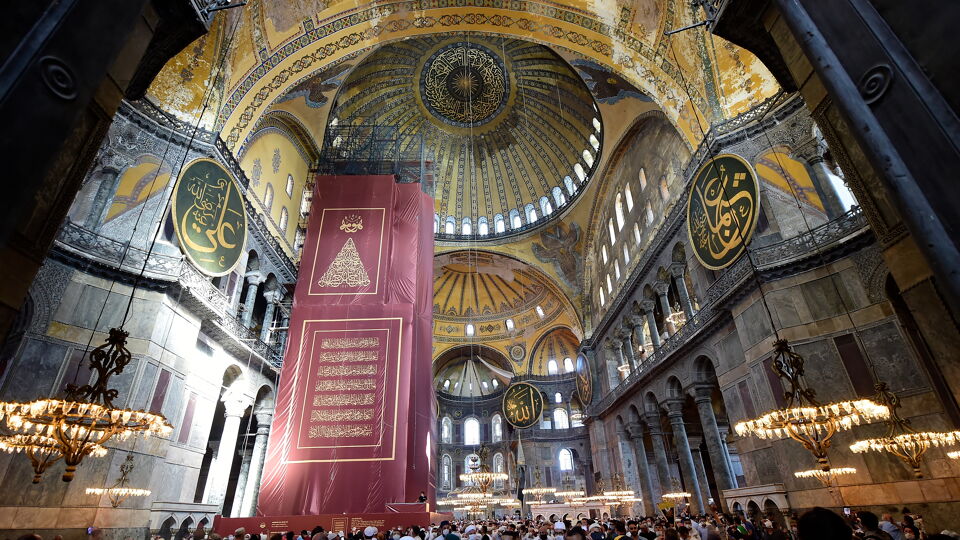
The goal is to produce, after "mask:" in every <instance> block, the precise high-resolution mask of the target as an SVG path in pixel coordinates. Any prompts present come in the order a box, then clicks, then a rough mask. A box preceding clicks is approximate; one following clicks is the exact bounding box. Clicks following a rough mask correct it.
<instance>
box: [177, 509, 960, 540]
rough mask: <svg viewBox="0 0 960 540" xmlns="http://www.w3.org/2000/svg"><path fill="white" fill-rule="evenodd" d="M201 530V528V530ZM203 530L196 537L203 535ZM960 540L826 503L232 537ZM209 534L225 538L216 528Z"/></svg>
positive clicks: (912, 522)
mask: <svg viewBox="0 0 960 540" xmlns="http://www.w3.org/2000/svg"><path fill="white" fill-rule="evenodd" d="M195 534H196V533H195ZM202 539H203V536H200V537H196V536H195V538H194V540H202ZM740 539H744V540H858V539H863V540H920V539H925V540H960V533H956V532H953V531H950V530H944V531H942V532H940V533H928V532H927V531H925V530H924V529H923V521H922V519H919V518H915V517H914V516H913V515H911V514H910V513H909V512H905V513H904V515H903V516H902V520H901V521H895V520H894V518H893V516H892V515H891V514H883V515H882V516H877V515H876V514H874V513H872V512H868V511H860V512H853V513H851V514H850V515H849V516H842V515H840V514H837V513H835V512H833V511H831V510H828V509H826V508H814V509H812V510H810V511H808V512H806V513H804V514H803V515H801V516H794V517H793V518H789V519H787V520H786V522H785V523H784V524H783V525H781V523H780V522H779V520H776V519H771V518H766V517H759V518H756V519H748V518H745V517H743V516H736V515H729V514H721V513H716V514H713V515H702V516H690V515H684V514H681V515H680V516H678V517H676V518H668V517H666V516H659V517H656V518H651V517H648V518H635V519H624V520H620V519H609V520H600V521H597V520H591V519H588V518H582V519H580V520H578V521H569V520H564V521H556V522H550V521H548V520H544V519H542V518H540V519H526V520H521V519H485V520H476V521H443V522H441V523H437V524H431V525H430V526H429V527H421V526H416V525H412V526H409V527H406V528H394V529H387V530H379V529H378V528H377V527H372V526H371V527H366V528H363V529H356V530H353V531H325V530H324V529H323V527H315V528H314V529H313V530H312V531H305V530H304V531H300V533H299V534H298V533H295V532H293V531H288V532H287V533H286V534H281V533H277V534H273V535H271V536H270V537H269V538H266V537H264V536H261V535H257V534H248V533H247V532H246V531H245V530H243V529H238V530H237V531H236V532H235V533H234V534H233V535H230V536H229V537H228V538H226V540H740ZM206 540H224V539H222V538H221V537H220V536H219V535H217V534H214V533H211V534H210V535H207V536H206Z"/></svg>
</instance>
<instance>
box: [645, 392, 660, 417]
mask: <svg viewBox="0 0 960 540" xmlns="http://www.w3.org/2000/svg"><path fill="white" fill-rule="evenodd" d="M643 412H645V413H659V412H660V403H659V402H658V401H657V397H656V396H655V395H654V393H653V392H647V393H646V394H645V395H644V396H643Z"/></svg>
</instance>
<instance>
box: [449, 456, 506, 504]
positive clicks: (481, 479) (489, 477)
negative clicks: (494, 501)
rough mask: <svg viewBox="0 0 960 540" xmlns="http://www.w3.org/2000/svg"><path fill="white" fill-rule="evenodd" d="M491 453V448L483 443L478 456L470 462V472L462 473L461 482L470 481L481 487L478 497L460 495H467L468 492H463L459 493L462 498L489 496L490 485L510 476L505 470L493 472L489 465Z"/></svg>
mask: <svg viewBox="0 0 960 540" xmlns="http://www.w3.org/2000/svg"><path fill="white" fill-rule="evenodd" d="M489 454H490V450H489V449H488V448H487V447H486V445H481V446H480V450H478V451H477V457H476V458H475V459H474V460H472V461H471V463H470V472H468V473H464V474H461V475H460V481H461V482H469V483H471V484H473V485H475V486H477V487H478V488H480V489H479V496H476V497H460V495H467V494H466V493H461V494H459V495H458V497H460V498H464V499H467V498H474V499H482V498H486V497H487V492H488V491H489V490H490V486H491V485H493V483H494V482H496V481H504V480H506V479H507V478H509V476H508V475H507V473H503V472H493V471H491V470H490V467H488V466H487V463H486V461H487V455H489Z"/></svg>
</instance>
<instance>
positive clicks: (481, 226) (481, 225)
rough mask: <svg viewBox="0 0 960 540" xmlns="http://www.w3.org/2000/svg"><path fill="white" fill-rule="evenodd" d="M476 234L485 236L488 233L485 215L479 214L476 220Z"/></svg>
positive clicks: (488, 228)
mask: <svg viewBox="0 0 960 540" xmlns="http://www.w3.org/2000/svg"><path fill="white" fill-rule="evenodd" d="M477 234H479V235H480V236H486V235H488V234H490V227H489V226H488V225H487V216H480V219H478V220H477Z"/></svg>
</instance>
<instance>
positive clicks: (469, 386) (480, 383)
mask: <svg viewBox="0 0 960 540" xmlns="http://www.w3.org/2000/svg"><path fill="white" fill-rule="evenodd" d="M446 356H447V357H448V358H449V361H447V362H442V363H441V365H440V367H439V368H438V369H437V370H436V376H435V377H434V383H435V384H436V387H437V391H438V392H441V393H442V394H445V395H447V396H451V397H458V398H485V397H488V396H492V395H495V394H497V393H499V392H501V391H502V390H503V389H504V388H506V387H507V386H509V385H510V380H511V379H512V378H513V373H512V372H511V371H510V370H509V369H505V368H504V366H503V365H501V364H503V363H505V362H504V361H503V360H502V359H501V358H500V355H498V354H497V353H495V352H494V351H492V350H490V349H488V348H486V347H469V346H466V347H460V348H458V349H456V350H455V351H452V352H451V354H448V355H446Z"/></svg>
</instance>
